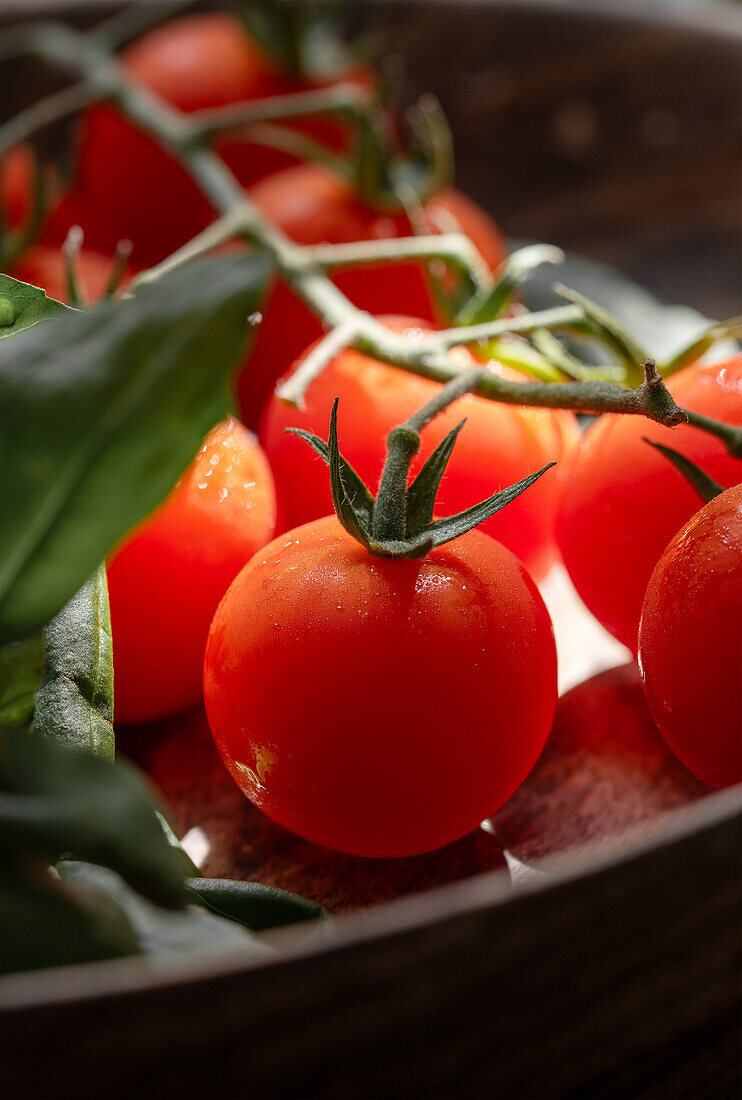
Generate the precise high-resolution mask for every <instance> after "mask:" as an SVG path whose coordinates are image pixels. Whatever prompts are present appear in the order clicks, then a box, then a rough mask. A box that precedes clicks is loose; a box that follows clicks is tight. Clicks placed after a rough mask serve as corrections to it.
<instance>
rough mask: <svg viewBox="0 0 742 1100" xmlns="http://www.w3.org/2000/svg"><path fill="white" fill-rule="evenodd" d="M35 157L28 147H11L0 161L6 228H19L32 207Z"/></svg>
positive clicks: (0, 196) (1, 202)
mask: <svg viewBox="0 0 742 1100" xmlns="http://www.w3.org/2000/svg"><path fill="white" fill-rule="evenodd" d="M35 171H36V158H35V156H34V151H33V149H32V148H31V146H30V145H26V144H25V143H23V144H19V145H12V146H11V147H10V149H8V150H7V152H5V153H4V154H3V156H2V158H0V211H2V224H3V226H4V227H5V228H6V229H20V227H21V226H22V225H24V224H25V223H26V221H27V220H28V218H29V216H30V214H31V207H32V204H33V189H34V174H35Z"/></svg>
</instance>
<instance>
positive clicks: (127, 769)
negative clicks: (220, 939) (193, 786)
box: [0, 729, 184, 907]
mask: <svg viewBox="0 0 742 1100" xmlns="http://www.w3.org/2000/svg"><path fill="white" fill-rule="evenodd" d="M157 808H158V807H157V800H156V797H155V795H154V792H153V791H152V789H151V788H150V786H149V784H148V782H147V781H146V780H145V779H144V777H142V776H140V775H139V773H138V772H137V771H136V769H135V768H133V767H132V766H131V765H130V764H127V763H125V762H123V761H122V762H118V763H116V764H113V763H111V762H110V761H108V760H101V759H99V758H98V757H96V756H92V755H91V754H90V753H88V752H76V751H71V750H70V749H69V748H66V747H63V746H62V745H60V744H58V743H57V742H55V741H53V740H49V739H48V738H46V737H43V736H41V735H39V734H38V733H37V732H35V731H29V730H17V729H5V730H3V736H2V755H1V756H0V849H1V850H2V852H3V854H4V855H5V856H12V857H13V858H14V859H15V860H17V859H18V858H20V857H22V856H32V857H35V858H37V859H38V858H39V857H41V856H43V857H44V858H46V859H47V861H49V860H51V861H55V860H57V859H59V858H60V857H61V856H63V855H65V854H66V853H71V854H72V855H74V856H75V857H77V858H78V859H82V860H89V861H90V862H91V863H98V864H101V865H102V866H106V867H110V868H111V869H112V870H114V871H116V872H118V873H119V874H120V875H121V876H122V877H123V878H124V879H125V880H126V881H127V882H128V883H129V885H130V886H131V887H132V888H133V889H134V890H137V891H138V892H139V893H141V894H143V895H144V896H145V897H147V898H149V899H150V900H151V901H153V902H155V904H157V905H163V906H166V907H176V906H179V905H181V904H182V903H183V901H184V874H183V868H182V865H181V863H180V860H179V858H178V856H177V854H176V853H175V852H174V851H173V849H172V848H171V847H170V845H169V843H168V841H167V838H166V836H165V834H164V832H163V831H162V826H161V824H160V821H159V819H158V817H157V813H156V809H157Z"/></svg>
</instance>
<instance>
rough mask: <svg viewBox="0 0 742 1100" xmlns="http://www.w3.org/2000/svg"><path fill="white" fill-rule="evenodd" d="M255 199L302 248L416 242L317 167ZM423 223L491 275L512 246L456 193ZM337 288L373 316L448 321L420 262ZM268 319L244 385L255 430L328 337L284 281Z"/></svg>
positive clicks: (352, 277)
mask: <svg viewBox="0 0 742 1100" xmlns="http://www.w3.org/2000/svg"><path fill="white" fill-rule="evenodd" d="M248 194H249V197H250V199H251V200H252V202H254V203H255V205H256V206H257V207H258V209H259V210H260V211H261V212H262V213H263V214H264V215H265V216H266V217H267V218H268V219H270V221H272V222H273V223H274V224H275V225H277V226H278V228H279V229H281V230H283V232H284V233H285V234H286V235H287V236H288V237H290V238H291V239H292V240H293V241H296V242H297V243H298V244H303V245H312V244H347V243H351V242H353V241H364V240H389V239H394V238H397V237H409V236H411V235H412V234H413V227H412V225H411V223H410V219H409V217H408V216H407V214H405V213H404V212H401V211H400V212H399V213H393V212H389V211H380V210H375V209H373V208H371V207H369V206H366V205H364V204H363V203H362V202H360V201H359V200H358V198H357V197H356V195H355V194H354V193H353V190H352V188H351V187H350V186H349V184H348V183H346V182H344V181H342V180H340V179H338V178H337V177H336V176H334V175H333V174H332V173H330V172H328V171H327V170H325V169H323V168H320V167H318V166H317V165H311V164H305V165H299V166H297V167H295V168H290V169H287V170H286V171H284V172H279V173H277V174H276V175H273V176H271V177H270V178H268V179H265V180H263V181H262V182H261V183H259V184H257V185H256V186H255V187H253V188H251V189H250V191H249V193H248ZM421 216H422V217H423V218H424V219H425V222H426V225H427V229H428V231H429V232H430V233H442V232H452V231H455V232H461V233H464V234H465V235H466V236H467V237H469V238H470V239H471V240H472V242H473V243H474V245H475V246H476V247H477V249H478V251H479V252H480V254H481V256H482V258H483V260H484V261H485V264H486V265H487V266H488V268H489V269H490V271H496V270H497V269H498V268H499V267H500V265H501V264H502V262H503V260H504V259H505V256H506V248H505V242H504V240H503V238H502V235H501V233H500V230H499V229H498V227H497V226H496V225H495V223H494V221H493V220H492V219H491V218H490V216H489V215H488V214H486V213H485V212H484V210H482V209H481V207H479V206H477V204H476V203H474V202H473V201H472V200H471V199H469V198H467V196H466V195H464V194H462V193H461V192H460V191H457V190H456V189H455V188H453V187H448V188H444V189H443V190H441V191H439V192H438V194H436V195H434V196H433V197H432V198H431V199H429V200H428V202H427V203H426V204H425V206H424V208H423V209H422V211H421ZM333 281H334V282H335V284H336V285H337V286H338V287H339V288H340V290H342V291H343V293H344V294H345V295H346V296H347V297H348V298H349V299H350V301H351V302H353V304H354V305H356V306H358V307H359V308H360V309H364V310H366V311H367V312H368V313H373V314H385V313H396V314H399V313H406V314H408V315H410V316H414V317H420V318H422V319H423V320H425V321H427V322H429V323H433V322H436V321H439V320H442V318H441V317H440V316H439V310H438V308H437V306H436V304H435V302H434V300H433V298H432V296H431V293H430V288H429V284H428V280H427V277H426V274H425V271H424V265H423V264H421V263H420V262H419V261H408V262H405V263H378V264H371V265H364V266H363V267H358V268H353V269H350V270H345V271H339V272H337V273H336V274H334V275H333ZM261 312H262V316H263V320H262V323H261V325H260V328H259V329H258V331H257V334H256V341H255V344H254V346H253V348H252V351H251V353H250V359H249V362H248V363H246V364H245V368H244V370H243V371H242V373H241V375H240V377H239V379H238V393H239V400H240V409H241V415H242V418H243V421H244V422H245V423H246V424H248V425H249V426H250V427H253V426H255V425H256V424H257V423H258V421H259V417H260V414H261V410H262V409H263V408H264V407H265V404H266V402H267V401H268V399H269V397H270V395H271V393H272V391H273V388H274V386H275V384H276V382H277V380H278V378H279V377H280V376H281V375H282V374H284V373H285V372H286V371H287V370H288V369H289V368H290V366H291V364H292V363H293V361H294V360H295V359H296V358H297V357H298V356H299V355H301V354H302V352H303V351H304V350H305V348H307V347H308V345H309V344H311V343H312V342H313V341H315V340H317V339H318V338H319V337H320V336H321V335H322V332H323V329H322V326H321V324H320V322H319V321H318V320H317V318H316V317H315V316H314V315H313V314H312V312H311V311H310V310H309V308H308V307H307V306H306V305H305V304H304V303H303V302H302V301H300V300H299V299H298V298H297V297H296V295H295V294H294V293H293V292H292V291H291V290H290V289H289V288H288V287H287V286H286V285H285V283H284V282H282V281H280V280H275V281H274V283H273V286H272V288H271V290H270V292H269V295H268V296H267V297H266V303H265V306H264V308H263V310H262V311H261Z"/></svg>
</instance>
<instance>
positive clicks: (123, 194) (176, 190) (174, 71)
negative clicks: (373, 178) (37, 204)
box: [79, 13, 372, 266]
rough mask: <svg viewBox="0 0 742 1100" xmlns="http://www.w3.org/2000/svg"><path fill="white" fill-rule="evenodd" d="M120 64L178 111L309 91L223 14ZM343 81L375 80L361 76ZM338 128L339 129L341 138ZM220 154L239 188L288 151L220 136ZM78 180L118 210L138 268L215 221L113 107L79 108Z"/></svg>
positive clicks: (174, 28)
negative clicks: (81, 117)
mask: <svg viewBox="0 0 742 1100" xmlns="http://www.w3.org/2000/svg"><path fill="white" fill-rule="evenodd" d="M120 61H121V64H122V65H123V67H124V69H125V70H126V72H127V73H128V75H129V76H130V77H132V78H133V79H134V80H136V81H137V82H138V83H140V84H141V85H142V86H143V87H145V88H147V89H149V90H150V91H152V92H154V93H155V94H156V95H158V96H160V97H162V98H163V99H164V100H166V101H167V102H168V103H169V104H171V105H172V106H173V107H176V108H178V109H179V110H181V111H184V112H190V111H196V110H206V109H209V108H215V107H223V106H226V105H227V104H230V103H236V102H243V101H248V100H254V99H262V98H264V97H268V96H272V95H278V94H284V93H287V92H293V91H300V90H302V89H304V88H308V87H311V86H313V85H310V84H309V83H308V82H306V81H302V80H297V79H295V78H293V77H290V76H288V75H286V74H284V73H283V72H282V71H281V70H280V69H278V68H277V66H276V64H275V63H274V62H273V61H272V60H271V58H270V57H268V55H267V54H266V53H265V52H264V51H263V49H262V48H261V47H260V46H259V45H258V44H257V43H256V42H255V41H253V40H252V39H251V38H250V36H249V34H248V33H247V31H246V30H245V29H244V28H243V26H242V25H241V23H240V21H239V20H238V19H236V18H235V17H234V16H231V15H227V14H223V13H222V14H217V13H209V14H203V15H190V16H185V17H183V18H181V19H176V20H173V21H171V22H169V23H165V24H164V25H162V26H160V27H157V28H156V29H155V30H152V31H150V32H149V33H148V34H146V35H145V36H144V37H143V38H141V39H140V40H139V41H138V42H135V43H134V44H133V45H132V46H130V47H129V48H128V49H126V50H125V51H124V52H123V53H122V55H121V58H120ZM343 79H352V80H354V81H355V82H357V83H366V84H368V83H370V82H371V81H372V77H371V76H370V74H368V73H367V72H365V71H363V70H359V72H357V73H350V74H347V76H346V77H344V78H343ZM301 128H303V129H304V130H309V131H311V132H313V133H314V134H315V135H316V136H318V137H319V138H320V139H322V140H328V141H330V143H331V144H337V143H338V126H337V124H335V123H332V122H330V121H328V120H325V121H324V122H323V120H322V119H319V120H317V121H316V122H315V123H310V122H307V123H304V124H302V127H301ZM345 132H346V131H345V130H344V129H342V128H340V131H339V133H340V134H343V135H344V134H345ZM333 139H334V140H333ZM217 148H218V149H219V151H220V153H221V154H222V156H223V157H224V159H225V160H226V162H227V164H228V165H229V166H230V167H231V168H232V169H233V170H234V171H235V172H236V173H237V175H238V178H239V179H240V182H242V183H243V184H244V185H248V184H250V183H253V182H255V181H256V180H257V179H260V178H262V176H263V175H265V174H266V173H268V172H271V171H276V170H277V169H279V168H282V167H284V166H285V165H286V164H287V163H292V159H291V158H290V157H287V156H286V155H285V154H282V153H277V152H274V151H272V150H270V149H266V148H265V147H260V146H256V145H254V144H248V143H246V142H245V141H244V139H241V138H239V137H234V136H231V137H230V138H229V139H224V140H223V141H221V142H219V143H218V144H217ZM79 177H80V183H81V185H82V189H83V191H84V192H85V193H86V194H87V195H88V197H90V198H91V199H93V200H94V201H95V202H96V203H97V204H98V205H99V206H101V207H103V208H105V209H107V210H111V211H113V212H115V215H116V219H115V225H114V229H115V232H116V234H117V235H118V236H119V237H126V238H128V239H129V240H131V241H132V243H133V245H134V257H135V259H136V260H137V262H138V263H139V264H140V265H142V266H143V265H145V264H152V263H156V262H158V261H159V260H161V259H163V258H164V257H165V256H167V255H169V253H171V252H173V251H174V250H175V249H176V248H178V247H179V246H180V245H182V244H183V243H184V242H185V241H186V240H188V239H189V238H190V237H192V236H194V235H195V234H196V233H198V232H200V230H202V229H204V228H205V227H206V226H207V225H208V224H209V222H210V221H211V220H212V219H213V217H214V213H213V211H212V209H211V206H210V204H209V203H208V202H207V201H206V199H205V198H204V197H203V195H202V194H201V192H200V190H199V188H198V187H197V186H196V185H195V184H194V183H193V182H192V180H191V179H190V177H189V176H188V174H187V173H186V172H185V171H184V169H183V168H181V166H180V165H179V164H178V163H177V161H176V160H174V159H173V158H172V157H171V156H170V155H169V154H168V153H166V152H165V151H164V150H163V149H162V148H161V147H160V146H159V145H158V144H157V143H156V142H155V141H153V140H152V139H151V138H150V137H149V136H148V135H147V134H145V133H144V132H143V131H142V130H141V129H139V128H138V127H136V126H135V125H133V124H132V123H131V122H129V121H128V120H127V119H125V118H124V116H123V115H122V114H120V113H119V112H118V111H116V110H115V109H113V108H111V107H107V106H98V107H94V108H92V109H91V110H89V111H88V112H86V115H85V120H84V124H83V127H82V130H81V134H80V141H79Z"/></svg>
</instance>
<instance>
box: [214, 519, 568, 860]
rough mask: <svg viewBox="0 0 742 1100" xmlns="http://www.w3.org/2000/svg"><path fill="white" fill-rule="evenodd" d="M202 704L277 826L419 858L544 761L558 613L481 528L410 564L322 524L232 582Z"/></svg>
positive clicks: (237, 776) (286, 539) (288, 540)
mask: <svg viewBox="0 0 742 1100" xmlns="http://www.w3.org/2000/svg"><path fill="white" fill-rule="evenodd" d="M204 697H205V701H206V708H207V713H208V716H209V723H210V725H211V728H212V731H213V733H214V738H215V740H216V743H217V746H218V748H219V750H220V751H221V753H222V756H223V757H224V760H225V763H226V765H227V767H228V769H229V771H230V773H231V775H232V777H233V779H234V780H235V782H236V783H237V785H238V786H239V787H240V788H241V789H242V791H243V792H244V794H246V795H247V797H248V798H250V799H251V801H253V802H254V803H255V805H256V806H258V807H259V808H260V809H261V810H263V812H264V813H266V814H267V815H268V816H269V817H271V818H272V819H273V820H274V821H277V822H278V823H279V824H280V825H284V826H286V827H287V828H289V829H291V830H292V831H293V832H295V833H298V834H299V836H302V837H304V838H305V839H307V840H311V841H313V842H314V843H316V844H322V845H324V846H325V847H328V848H335V849H338V850H340V851H344V852H350V853H351V854H353V855H362V856H407V855H414V854H416V853H421V852H426V851H430V850H432V849H434V848H438V847H440V846H441V845H443V844H447V843H449V842H451V841H453V840H456V839H457V838H458V837H461V836H463V835H464V834H466V833H468V832H469V831H470V830H472V829H475V828H476V827H477V826H478V825H479V823H480V822H481V821H482V820H483V819H484V818H485V817H487V816H488V815H489V814H491V813H492V812H493V811H494V810H495V809H496V808H497V807H499V806H500V805H502V803H503V802H504V801H505V800H506V799H507V798H509V797H510V795H511V794H512V793H513V791H514V790H515V789H516V788H517V787H518V785H519V784H520V783H521V782H522V781H523V779H524V778H525V776H526V775H527V774H528V772H529V771H530V769H531V768H532V767H533V765H534V763H535V762H536V760H537V758H538V756H539V753H540V752H541V749H542V748H543V745H544V742H545V740H546V737H547V734H548V732H549V728H550V725H551V720H552V717H553V714H554V708H555V705H556V653H555V649H554V639H553V634H552V630H551V623H550V620H549V616H548V612H547V611H546V608H545V606H544V604H543V602H542V600H541V597H540V596H539V594H538V591H537V590H536V588H535V586H534V585H533V582H532V581H531V579H530V577H529V576H528V574H527V573H526V572H525V570H524V569H523V567H522V565H521V564H520V562H518V560H517V559H516V558H515V557H514V556H513V555H512V554H511V553H509V551H507V550H506V549H505V548H504V547H503V546H500V545H499V543H497V542H495V541H494V539H491V538H489V537H488V536H487V535H484V534H482V533H481V532H479V531H471V532H469V533H468V534H466V535H463V536H462V537H461V538H459V539H457V540H456V541H455V542H452V543H449V544H447V545H446V546H444V547H439V548H438V549H436V550H433V551H432V552H431V553H430V554H429V555H428V556H427V557H426V558H423V559H421V560H420V559H419V560H417V561H408V560H402V559H394V558H379V557H372V556H371V555H369V554H368V553H367V552H366V551H365V550H364V549H363V547H361V546H360V545H359V544H357V543H356V542H355V541H354V540H353V539H352V538H351V537H350V536H349V535H348V534H347V533H346V532H345V531H344V530H343V528H342V527H341V526H340V524H339V523H338V521H337V520H336V519H335V517H334V516H332V517H326V518H324V519H322V520H319V521H317V522H315V523H311V524H307V525H306V526H304V527H299V528H297V529H296V530H294V531H291V532H289V533H288V534H286V535H284V536H283V537H281V538H279V539H276V540H275V541H274V542H272V543H271V545H270V546H268V547H267V548H266V549H265V550H263V551H262V552H261V553H259V554H256V555H255V557H254V558H253V559H252V561H250V562H249V564H248V565H247V566H246V567H245V568H244V569H243V570H242V572H241V573H240V574H239V576H238V577H237V579H236V580H235V581H234V583H233V584H232V586H231V587H230V589H229V591H228V592H227V594H226V596H225V597H224V599H223V600H222V602H221V604H220V605H219V610H218V611H217V613H216V615H215V616H214V621H213V623H212V626H211V630H210V632H209V641H208V645H207V648H206V657H205V664H204Z"/></svg>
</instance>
